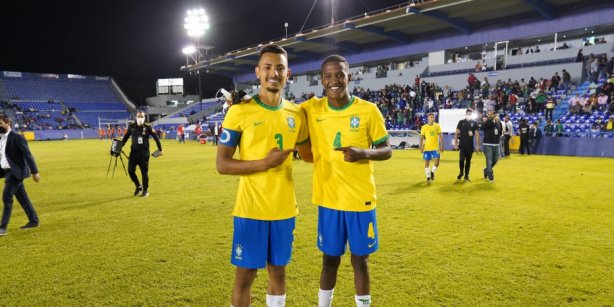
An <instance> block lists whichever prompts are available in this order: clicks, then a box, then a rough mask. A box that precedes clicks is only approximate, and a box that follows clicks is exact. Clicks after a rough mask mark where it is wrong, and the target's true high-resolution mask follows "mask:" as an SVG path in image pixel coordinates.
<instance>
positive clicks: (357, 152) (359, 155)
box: [335, 146, 367, 162]
mask: <svg viewBox="0 0 614 307" xmlns="http://www.w3.org/2000/svg"><path fill="white" fill-rule="evenodd" d="M335 151H342V152H343V160H344V161H345V162H356V161H360V160H364V159H366V158H367V153H366V152H365V150H364V149H362V148H357V147H353V146H347V147H339V148H335Z"/></svg>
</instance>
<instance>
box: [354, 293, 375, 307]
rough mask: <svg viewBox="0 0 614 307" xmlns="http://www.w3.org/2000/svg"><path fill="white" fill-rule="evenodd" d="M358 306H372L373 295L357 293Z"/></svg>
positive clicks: (355, 297)
mask: <svg viewBox="0 0 614 307" xmlns="http://www.w3.org/2000/svg"><path fill="white" fill-rule="evenodd" d="M354 301H355V302H356V307H364V306H371V295H356V296H354Z"/></svg>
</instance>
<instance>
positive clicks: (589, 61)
mask: <svg viewBox="0 0 614 307" xmlns="http://www.w3.org/2000/svg"><path fill="white" fill-rule="evenodd" d="M593 60H595V55H594V54H592V53H591V54H590V55H589V56H588V59H587V60H586V61H584V62H583V64H582V65H583V69H584V76H586V77H587V78H588V81H593V79H592V75H591V64H593Z"/></svg>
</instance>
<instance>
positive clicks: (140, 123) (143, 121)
mask: <svg viewBox="0 0 614 307" xmlns="http://www.w3.org/2000/svg"><path fill="white" fill-rule="evenodd" d="M144 123H145V119H144V118H141V117H138V118H137V119H136V124H137V125H139V126H143V124H144Z"/></svg>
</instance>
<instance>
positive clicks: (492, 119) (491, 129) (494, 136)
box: [482, 111, 503, 182]
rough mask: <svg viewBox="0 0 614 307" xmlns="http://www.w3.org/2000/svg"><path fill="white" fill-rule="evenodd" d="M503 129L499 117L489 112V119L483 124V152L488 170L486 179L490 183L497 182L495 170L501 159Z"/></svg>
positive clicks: (485, 172) (485, 174)
mask: <svg viewBox="0 0 614 307" xmlns="http://www.w3.org/2000/svg"><path fill="white" fill-rule="evenodd" d="M502 129H503V127H502V125H501V121H500V120H499V116H497V115H495V112H494V111H488V119H487V120H486V121H485V122H484V123H483V124H482V130H483V131H484V144H483V151H484V157H486V168H484V178H485V179H488V181H490V182H494V181H495V174H494V171H493V168H494V167H495V165H496V164H497V161H498V159H499V140H500V138H501V131H502Z"/></svg>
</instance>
